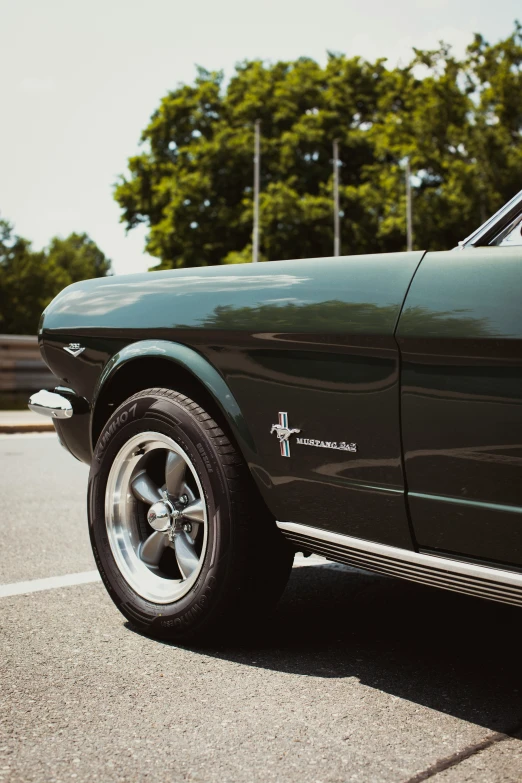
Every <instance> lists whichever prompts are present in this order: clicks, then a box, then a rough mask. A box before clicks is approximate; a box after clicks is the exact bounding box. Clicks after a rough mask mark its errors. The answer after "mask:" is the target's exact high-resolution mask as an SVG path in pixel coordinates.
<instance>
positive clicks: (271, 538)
mask: <svg viewBox="0 0 522 783" xmlns="http://www.w3.org/2000/svg"><path fill="white" fill-rule="evenodd" d="M521 226H522V193H521V194H519V195H518V196H517V197H515V198H514V199H513V200H512V201H511V202H509V204H507V205H506V206H505V207H504V208H503V209H502V210H500V211H499V212H498V213H497V214H496V215H495V216H494V217H493V218H491V219H490V220H489V221H488V222H487V223H485V224H484V225H483V226H482V227H481V228H479V229H478V230H477V231H476V232H475V233H474V234H472V235H471V236H470V237H469V238H468V239H467V240H466V241H464V242H463V243H461V245H460V247H459V248H457V249H455V250H451V251H447V252H433V253H431V252H427V253H425V252H420V251H419V252H410V253H394V254H390V255H376V256H372V255H368V256H352V257H341V258H320V259H317V258H316V259H306V260H299V261H280V262H272V263H264V264H243V265H233V266H220V267H204V268H193V269H187V270H177V271H167V272H157V273H154V274H143V275H132V276H124V277H112V278H103V279H95V280H88V281H86V282H83V283H76V284H74V285H72V286H70V287H69V288H66V289H65V290H64V291H63V292H62V293H61V294H60V295H59V296H58V297H56V299H55V300H54V301H53V302H52V303H51V304H50V305H49V307H48V308H47V309H46V311H45V313H44V315H43V318H42V322H41V327H40V345H41V350H42V353H43V356H44V359H45V361H46V362H47V364H48V365H49V367H50V368H51V370H52V371H53V373H54V374H55V375H56V376H58V377H59V378H60V379H61V381H62V385H61V386H60V387H58V388H57V389H55V391H54V392H46V391H42V392H39V393H38V394H36V395H34V396H33V397H32V398H31V402H30V407H31V408H32V410H38V411H39V412H41V413H46V414H47V415H51V416H53V418H54V422H55V425H56V429H57V431H58V435H59V436H60V439H61V441H62V443H63V444H64V445H65V447H66V448H67V449H68V450H69V451H70V452H71V453H72V454H74V456H76V457H77V458H78V459H80V460H83V461H84V462H88V463H90V465H91V472H90V481H89V501H88V503H89V526H90V534H91V541H92V546H93V550H94V555H95V558H96V562H97V564H98V568H99V570H100V573H101V576H102V578H103V581H104V583H105V586H106V588H107V590H108V591H109V594H110V596H111V598H112V599H113V600H114V602H115V603H116V604H117V606H118V607H119V608H120V609H121V611H122V612H123V614H124V615H125V616H126V617H127V618H128V619H129V620H131V621H132V622H133V623H134V625H135V626H137V627H138V628H140V629H142V630H143V631H146V632H147V633H150V634H152V635H156V636H159V637H163V638H169V639H176V640H181V641H188V640H194V639H201V638H203V637H208V636H209V635H211V634H215V633H217V632H218V631H219V632H220V633H221V632H223V631H225V630H227V629H229V630H230V629H233V628H234V627H235V628H236V629H237V628H242V627H243V624H244V623H245V622H246V621H250V620H251V619H252V618H255V617H258V616H259V613H260V612H266V610H268V609H270V608H271V607H272V606H273V604H274V603H275V601H276V600H277V599H278V597H279V595H280V594H281V592H282V590H283V589H284V585H285V583H286V580H287V577H288V575H289V572H290V568H291V565H292V560H293V556H294V552H295V551H303V552H305V553H309V552H314V553H318V554H321V555H324V556H325V557H326V558H329V559H331V560H335V561H339V562H341V563H348V564H350V565H356V566H359V567H362V568H366V569H369V570H374V571H378V572H381V573H386V574H391V575H394V576H399V577H404V578H406V579H412V580H415V581H419V582H423V583H426V584H431V585H438V586H440V587H445V588H447V589H450V590H456V591H458V592H462V593H469V594H472V595H477V596H481V597H483V598H490V599H493V600H497V601H503V602H507V603H512V604H519V605H520V604H522V236H521Z"/></svg>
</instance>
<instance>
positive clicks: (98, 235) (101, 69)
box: [0, 0, 522, 274]
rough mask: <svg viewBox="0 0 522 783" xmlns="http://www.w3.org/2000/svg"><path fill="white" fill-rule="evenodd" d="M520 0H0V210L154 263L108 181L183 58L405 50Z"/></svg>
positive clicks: (180, 76) (174, 80) (119, 264)
mask: <svg viewBox="0 0 522 783" xmlns="http://www.w3.org/2000/svg"><path fill="white" fill-rule="evenodd" d="M517 16H518V17H522V13H521V7H520V0H496V2H495V3H490V2H485V1H484V0H483V2H477V0H393V2H392V1H391V0H366V2H362V0H320V1H317V0H316V2H313V3H312V2H311V0H263V2H258V3H254V2H252V1H251V0H221V2H217V0H198V2H189V1H187V0H185V1H184V2H181V0H148V2H137V0H89V2H80V0H0V25H1V41H2V44H1V47H0V99H1V100H0V106H1V115H0V215H1V216H2V217H3V218H7V219H8V220H9V221H10V222H12V223H14V225H15V230H16V232H17V233H18V234H20V235H22V236H24V237H26V238H28V239H30V240H32V242H33V247H34V248H35V249H40V248H41V247H43V246H45V245H46V244H47V243H48V242H49V240H50V239H51V237H53V236H55V235H60V236H67V235H68V234H69V233H71V232H72V231H77V232H83V231H85V232H87V233H88V234H89V235H90V236H91V237H92V238H93V239H94V240H95V241H96V242H97V244H98V245H99V246H100V248H101V249H102V250H103V251H104V253H105V254H106V255H107V256H108V257H109V258H111V259H112V261H113V268H114V271H115V272H116V273H117V274H121V273H130V272H140V271H144V270H146V269H147V268H148V267H149V266H151V265H153V264H154V263H156V260H155V259H151V258H150V256H148V255H146V254H145V253H144V252H143V247H144V242H145V234H146V228H145V227H140V228H138V229H134V230H132V231H131V232H129V233H128V234H126V232H125V227H124V225H123V224H121V223H120V222H119V221H120V209H119V207H118V205H117V204H116V202H115V201H114V199H113V196H112V186H113V184H114V183H115V182H116V180H117V179H118V177H119V175H121V174H123V173H124V172H125V170H126V162H127V159H128V158H129V157H130V156H132V155H134V154H135V153H136V152H137V151H139V138H140V134H141V131H142V130H143V128H144V127H145V126H146V125H147V123H148V120H149V118H150V116H151V114H152V113H153V111H154V110H155V108H156V107H157V106H158V104H159V101H160V99H161V98H162V97H163V96H164V95H165V94H166V93H167V92H168V91H169V90H170V89H173V88H175V87H176V86H177V85H178V83H180V82H185V83H187V82H188V83H190V82H192V81H193V79H194V76H195V65H196V64H198V65H202V66H204V67H205V68H207V69H208V70H215V69H222V70H224V72H225V74H226V75H228V76H230V75H231V74H232V73H233V70H234V64H235V63H236V62H238V61H241V60H243V59H253V58H262V59H265V60H269V61H276V60H287V59H295V58H297V57H300V56H308V57H313V58H314V59H315V60H317V61H318V62H321V63H324V61H325V59H326V52H327V51H328V50H329V51H336V52H344V53H346V54H348V55H349V56H353V55H361V56H363V57H365V58H367V59H375V58H377V57H387V58H388V59H389V62H390V64H391V65H395V64H396V63H397V62H400V61H402V62H403V63H406V62H408V60H409V59H410V55H411V50H412V47H413V46H415V47H418V48H433V47H435V46H436V45H437V42H438V41H439V40H441V39H442V40H444V41H446V42H448V43H450V44H452V46H453V47H454V50H455V52H456V53H457V54H462V53H463V52H464V50H465V47H466V45H467V43H468V42H469V41H470V40H471V38H472V35H473V33H474V32H480V33H482V35H483V36H484V37H485V38H486V40H488V41H489V42H495V41H497V40H499V39H500V38H504V37H506V36H508V35H509V34H510V33H511V32H512V30H513V25H514V20H515V19H516V18H517Z"/></svg>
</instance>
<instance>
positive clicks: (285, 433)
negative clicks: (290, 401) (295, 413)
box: [270, 411, 301, 457]
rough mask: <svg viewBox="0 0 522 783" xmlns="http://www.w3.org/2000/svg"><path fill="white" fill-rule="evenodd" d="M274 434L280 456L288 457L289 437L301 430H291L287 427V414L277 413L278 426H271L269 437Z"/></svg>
mask: <svg viewBox="0 0 522 783" xmlns="http://www.w3.org/2000/svg"><path fill="white" fill-rule="evenodd" d="M274 432H275V433H276V435H277V439H278V441H279V445H280V446H281V456H282V457H289V456H290V442H289V441H290V436H291V435H296V434H298V433H299V432H301V430H291V429H290V427H289V426H288V413H281V411H279V424H272V429H271V430H270V435H273V434H274Z"/></svg>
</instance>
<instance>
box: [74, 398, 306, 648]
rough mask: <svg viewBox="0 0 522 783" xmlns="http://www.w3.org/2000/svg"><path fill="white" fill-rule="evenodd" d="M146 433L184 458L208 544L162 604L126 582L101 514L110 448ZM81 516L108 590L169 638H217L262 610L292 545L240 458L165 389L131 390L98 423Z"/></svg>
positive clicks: (140, 624)
mask: <svg viewBox="0 0 522 783" xmlns="http://www.w3.org/2000/svg"><path fill="white" fill-rule="evenodd" d="M146 431H147V432H148V431H153V432H157V433H162V434H163V435H166V436H168V437H170V438H171V439H172V440H174V441H175V442H176V443H177V444H178V445H179V446H180V447H181V448H182V449H183V450H184V451H185V453H186V454H187V455H188V456H189V457H190V460H191V461H192V465H193V468H194V469H195V470H196V472H197V476H198V478H199V480H200V483H201V486H202V488H203V491H204V499H205V501H206V505H207V513H208V533H207V535H208V539H207V540H208V545H207V547H206V552H205V554H204V558H203V561H202V565H201V571H200V572H199V576H198V578H197V581H196V582H195V584H194V585H193V587H192V588H191V589H190V590H189V592H188V593H187V594H185V595H184V596H183V597H181V598H180V599H179V600H176V601H173V602H172V603H167V604H165V603H161V604H160V603H153V602H151V601H150V600H146V599H144V598H143V597H142V596H140V595H139V594H138V593H137V592H136V591H135V590H134V589H132V588H131V586H130V584H129V583H128V582H127V581H126V579H125V578H124V577H123V575H122V572H121V570H120V568H119V567H118V564H117V561H116V560H115V558H114V555H113V552H112V550H111V546H110V542H109V537H108V532H107V526H106V519H105V495H106V488H107V480H108V477H109V473H110V470H111V466H112V464H113V462H114V460H115V458H116V455H117V454H118V452H119V451H120V449H122V448H123V447H124V445H125V444H126V442H127V441H128V440H129V439H130V438H132V437H133V436H135V435H137V434H138V433H140V432H146ZM88 514H89V532H90V537H91V543H92V548H93V553H94V557H95V560H96V564H97V566H98V569H99V572H100V575H101V577H102V580H103V582H104V584H105V587H106V588H107V591H108V593H109V595H110V597H111V598H112V600H113V601H114V603H115V604H116V606H117V607H118V609H119V610H120V611H121V612H122V614H123V615H124V616H125V617H126V618H127V619H128V620H129V621H130V622H131V623H132V624H133V625H134V626H135V627H136V628H137V629H138V630H139V631H142V632H144V633H146V634H148V635H151V636H155V637H159V638H162V639H168V640H173V641H179V642H196V641H202V640H209V639H210V638H216V637H218V636H219V637H220V638H223V635H228V634H230V632H231V631H232V632H234V631H237V630H238V629H243V628H245V627H246V625H251V623H252V621H254V622H255V621H256V619H257V618H259V616H260V615H261V614H266V613H267V612H268V611H270V610H271V609H272V608H273V606H274V605H275V603H276V602H277V600H278V599H279V597H280V595H281V593H282V592H283V590H284V587H285V585H286V582H287V579H288V576H289V574H290V570H291V566H292V561H293V550H292V548H291V547H290V545H289V544H288V543H287V542H286V541H285V539H284V538H283V536H282V534H281V533H280V531H279V530H278V528H277V526H276V524H275V521H274V519H273V518H272V517H271V516H270V514H269V512H268V511H267V510H266V507H265V506H264V503H263V502H262V500H261V498H260V496H259V492H258V490H257V488H256V487H255V485H254V484H253V480H252V477H251V475H250V472H249V470H248V468H247V466H246V464H245V462H244V460H243V458H242V456H241V455H240V454H239V452H238V450H237V449H236V448H235V446H234V445H232V443H231V442H230V440H229V439H228V438H227V437H226V435H225V434H224V433H223V431H222V430H221V428H220V427H219V426H218V425H217V424H216V422H215V421H214V420H213V419H212V417H211V416H210V415H209V414H208V413H206V412H205V411H204V410H203V409H202V408H201V407H200V406H199V405H198V404H197V403H195V402H193V401H192V400H190V399H188V398H187V397H185V396H184V395H182V394H179V393H177V392H174V391H171V390H169V389H147V390H145V391H142V392H139V393H138V394H135V395H133V396H132V397H130V398H129V399H128V400H126V401H125V402H124V403H123V404H122V405H121V406H120V407H119V408H118V409H117V410H116V411H115V412H114V413H113V415H112V416H111V418H110V419H109V420H108V421H107V423H106V425H105V427H104V429H103V431H102V432H101V434H100V437H99V439H98V443H97V444H96V448H95V450H94V456H93V460H92V465H91V471H90V475H89V489H88ZM202 557H203V555H202Z"/></svg>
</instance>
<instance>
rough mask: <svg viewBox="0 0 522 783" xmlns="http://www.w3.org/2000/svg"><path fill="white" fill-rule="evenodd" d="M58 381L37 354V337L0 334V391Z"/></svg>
mask: <svg viewBox="0 0 522 783" xmlns="http://www.w3.org/2000/svg"><path fill="white" fill-rule="evenodd" d="M57 384H58V380H57V379H56V378H55V377H54V375H53V374H52V373H51V371H50V370H49V369H48V368H47V367H46V365H45V364H44V362H43V359H42V357H41V355H40V351H39V349H38V338H37V337H33V336H32V335H22V334H0V392H32V391H37V390H38V389H52V388H53V387H54V386H56V385H57Z"/></svg>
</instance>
